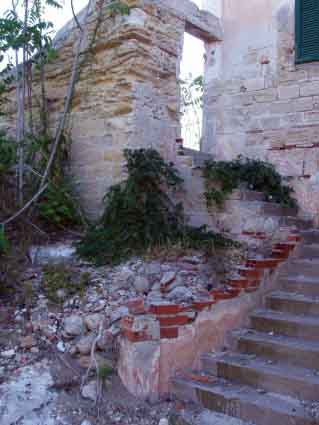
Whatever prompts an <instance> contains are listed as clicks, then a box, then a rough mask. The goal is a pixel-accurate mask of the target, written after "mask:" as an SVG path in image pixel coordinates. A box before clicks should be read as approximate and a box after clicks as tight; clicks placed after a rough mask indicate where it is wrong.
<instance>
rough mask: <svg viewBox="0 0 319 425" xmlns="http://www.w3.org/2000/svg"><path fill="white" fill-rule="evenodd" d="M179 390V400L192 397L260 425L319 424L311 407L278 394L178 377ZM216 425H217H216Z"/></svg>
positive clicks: (215, 409)
mask: <svg viewBox="0 0 319 425" xmlns="http://www.w3.org/2000/svg"><path fill="white" fill-rule="evenodd" d="M174 384H175V390H176V393H177V395H178V396H179V397H181V398H185V397H189V395H190V394H192V397H193V399H195V400H196V401H198V402H199V403H201V405H202V406H203V407H205V408H207V409H210V410H213V411H216V412H221V413H223V414H226V415H229V416H233V417H237V418H240V419H242V420H244V421H253V422H254V423H256V424H258V425H318V424H319V419H316V418H314V415H313V414H312V413H311V412H310V407H308V405H303V404H302V403H301V401H300V400H298V399H294V398H291V397H287V396H282V395H280V394H276V393H265V392H258V391H256V389H255V388H252V387H249V386H242V385H238V384H235V383H233V382H229V381H225V380H222V379H218V380H216V381H215V382H214V383H206V384H205V383H201V382H197V381H192V380H187V379H183V378H177V379H175V380H174ZM212 425H213V424H212Z"/></svg>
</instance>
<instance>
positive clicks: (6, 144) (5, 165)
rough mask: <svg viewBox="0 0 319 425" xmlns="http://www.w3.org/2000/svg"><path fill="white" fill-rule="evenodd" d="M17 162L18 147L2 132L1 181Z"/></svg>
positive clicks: (0, 145) (0, 136) (0, 151)
mask: <svg viewBox="0 0 319 425" xmlns="http://www.w3.org/2000/svg"><path fill="white" fill-rule="evenodd" d="M15 160H16V146H15V144H14V142H13V141H12V140H11V139H9V138H8V137H6V135H5V133H3V132H0V179H1V177H2V176H4V175H5V174H6V173H7V172H8V171H9V170H10V168H11V167H12V166H13V165H14V163H15Z"/></svg>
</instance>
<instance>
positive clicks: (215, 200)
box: [203, 157, 297, 208]
mask: <svg viewBox="0 0 319 425" xmlns="http://www.w3.org/2000/svg"><path fill="white" fill-rule="evenodd" d="M203 175H204V178H205V181H206V193H205V196H206V199H207V204H208V206H211V205H213V204H215V205H217V206H218V207H220V206H222V205H223V203H224V202H225V200H226V199H227V197H228V196H229V195H230V194H231V193H232V191H233V190H235V189H237V188H239V187H240V186H241V185H242V184H244V185H245V186H246V187H247V188H248V189H250V190H256V191H259V192H263V193H264V195H265V200H266V201H272V202H276V203H279V204H281V205H282V206H285V207H291V208H297V202H296V200H295V199H294V198H293V196H292V195H293V192H294V190H293V189H292V188H291V187H289V186H287V185H285V184H284V183H283V178H282V176H281V175H280V174H279V173H278V172H277V171H276V170H275V168H274V166H273V165H272V164H269V163H267V162H263V161H260V160H257V159H249V158H243V157H238V158H237V159H235V160H233V161H214V160H211V161H207V162H206V164H205V166H204V169H203Z"/></svg>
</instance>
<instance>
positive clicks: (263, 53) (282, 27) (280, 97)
mask: <svg viewBox="0 0 319 425" xmlns="http://www.w3.org/2000/svg"><path fill="white" fill-rule="evenodd" d="M294 11H295V2H294V0H282V1H278V0H242V1H240V2H239V1H238V0H227V1H226V0H222V7H221V14H222V16H221V20H222V24H223V30H224V37H223V41H222V42H221V43H211V44H207V66H208V65H209V66H210V69H211V71H210V73H209V74H206V90H205V109H206V117H205V124H204V125H205V131H204V134H205V139H204V142H203V146H204V150H205V151H206V152H210V153H213V154H215V155H216V156H217V157H218V158H226V159H230V158H233V157H235V156H237V155H239V154H242V155H246V156H249V157H258V158H261V159H265V160H268V161H270V162H272V163H274V164H275V166H276V167H277V169H278V171H279V172H280V173H282V174H283V175H284V176H287V177H291V178H292V180H291V184H292V185H293V186H294V187H295V189H296V192H297V196H298V200H299V203H300V204H301V206H302V210H303V212H306V213H309V212H310V213H311V215H312V216H316V215H317V213H318V208H319V198H318V195H317V194H316V192H317V193H318V190H317V188H318V186H317V183H318V171H319V132H318V130H319V64H318V63H309V64H301V65H296V64H295V31H294V26H295V13H294Z"/></svg>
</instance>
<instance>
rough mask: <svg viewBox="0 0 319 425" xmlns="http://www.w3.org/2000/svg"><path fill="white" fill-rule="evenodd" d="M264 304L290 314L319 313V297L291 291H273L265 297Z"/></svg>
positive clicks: (271, 308)
mask: <svg viewBox="0 0 319 425" xmlns="http://www.w3.org/2000/svg"><path fill="white" fill-rule="evenodd" d="M266 306H267V308H269V309H270V310H276V311H283V312H286V313H291V314H301V315H306V314H309V315H313V316H315V315H319V298H314V297H310V296H305V295H303V294H295V293H293V292H284V291H277V292H273V293H272V294H271V295H269V296H268V297H267V298H266Z"/></svg>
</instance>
